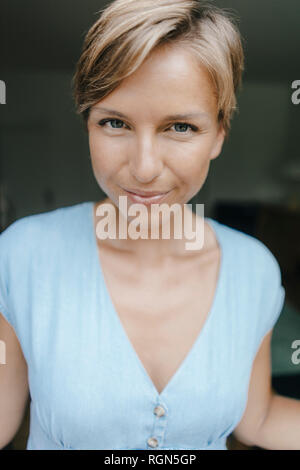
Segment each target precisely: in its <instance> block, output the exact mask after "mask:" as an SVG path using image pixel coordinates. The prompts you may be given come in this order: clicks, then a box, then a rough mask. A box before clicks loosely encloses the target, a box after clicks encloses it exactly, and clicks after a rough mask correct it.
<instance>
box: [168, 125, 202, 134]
mask: <svg viewBox="0 0 300 470" xmlns="http://www.w3.org/2000/svg"><path fill="white" fill-rule="evenodd" d="M173 126H174V127H176V126H177V130H176V132H178V133H179V134H185V133H186V131H187V130H188V128H190V130H191V131H193V132H196V130H197V128H196V127H195V126H192V125H191V124H187V123H186V122H176V123H175V124H173ZM173 126H172V127H173Z"/></svg>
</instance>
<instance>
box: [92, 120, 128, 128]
mask: <svg viewBox="0 0 300 470" xmlns="http://www.w3.org/2000/svg"><path fill="white" fill-rule="evenodd" d="M107 122H110V123H119V124H120V123H121V126H118V125H117V126H116V127H115V126H113V125H112V126H110V127H111V128H112V129H122V125H123V124H124V122H123V121H121V120H120V119H102V121H100V122H99V123H98V124H99V126H101V127H104V126H105V124H106V123H107Z"/></svg>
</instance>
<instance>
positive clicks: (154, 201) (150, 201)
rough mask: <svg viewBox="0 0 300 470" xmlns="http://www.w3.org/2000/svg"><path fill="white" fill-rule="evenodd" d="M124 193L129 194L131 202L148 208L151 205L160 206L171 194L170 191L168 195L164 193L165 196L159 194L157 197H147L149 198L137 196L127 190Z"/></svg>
mask: <svg viewBox="0 0 300 470" xmlns="http://www.w3.org/2000/svg"><path fill="white" fill-rule="evenodd" d="M124 191H125V192H126V194H128V197H129V199H130V201H131V202H134V203H138V204H144V205H146V206H148V205H150V204H159V203H160V202H161V201H163V200H164V199H165V198H166V197H167V195H168V194H169V193H170V191H168V192H167V193H164V194H158V195H157V196H149V197H147V196H139V195H137V194H134V193H130V192H129V191H126V189H124Z"/></svg>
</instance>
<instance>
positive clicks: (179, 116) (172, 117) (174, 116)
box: [93, 106, 209, 121]
mask: <svg viewBox="0 0 300 470" xmlns="http://www.w3.org/2000/svg"><path fill="white" fill-rule="evenodd" d="M93 109H95V110H97V111H100V112H101V111H103V112H105V113H111V114H115V115H116V116H119V117H121V118H125V119H129V118H128V116H126V115H125V114H123V113H120V112H119V111H116V110H115V109H109V108H103V107H100V106H94V108H93ZM193 117H206V118H209V115H208V114H207V113H205V112H191V113H185V114H181V113H179V114H178V113H177V114H169V115H168V116H165V117H164V119H166V120H168V119H169V120H171V121H173V120H175V119H190V118H193Z"/></svg>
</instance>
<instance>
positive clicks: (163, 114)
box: [0, 0, 300, 450]
mask: <svg viewBox="0 0 300 470" xmlns="http://www.w3.org/2000/svg"><path fill="white" fill-rule="evenodd" d="M242 71H243V51H242V46H241V40H240V36H239V33H238V30H237V29H236V27H235V25H234V23H233V20H232V19H231V18H230V17H229V16H228V15H227V14H226V13H225V12H224V11H222V10H219V9H218V8H216V7H214V6H210V5H202V4H201V3H200V2H198V1H189V0H178V1H174V0H160V1H153V0H116V1H114V2H112V3H111V4H110V5H109V6H108V7H107V8H106V9H104V10H103V11H102V14H101V16H100V18H99V19H98V20H97V21H96V23H95V24H94V25H93V26H92V28H91V29H90V31H89V32H88V34H87V36H86V38H85V43H84V48H83V51H82V55H81V57H80V60H79V62H78V64H77V70H76V74H75V76H74V94H75V100H76V104H77V107H78V112H79V113H80V114H82V115H83V117H84V122H85V124H86V130H87V132H88V136H89V147H90V155H91V162H92V167H93V172H94V175H95V178H96V180H97V182H98V184H99V186H100V187H101V188H102V189H103V191H104V192H105V193H106V195H107V198H106V199H105V200H104V201H99V202H97V203H94V202H85V203H82V204H77V205H74V206H70V207H63V208H60V209H57V210H54V211H50V212H47V213H43V214H37V215H32V216H28V217H24V218H22V219H19V220H18V221H16V222H14V223H13V224H12V225H11V226H10V227H8V229H6V230H5V231H4V233H2V235H1V237H0V250H1V251H0V252H1V266H0V269H1V284H0V311H1V312H2V315H3V318H2V320H1V327H2V330H1V332H2V333H1V335H2V338H3V339H4V340H5V341H6V344H7V357H8V361H7V365H6V366H5V367H2V368H1V374H2V375H3V379H4V380H3V381H2V382H1V389H0V393H1V397H3V399H2V400H1V405H0V406H1V416H4V423H5V426H4V427H3V428H2V429H1V434H0V443H2V444H4V445H5V443H7V442H9V440H10V439H11V438H12V436H13V435H14V433H15V432H16V430H17V428H18V425H19V423H20V420H21V417H22V413H23V410H24V403H25V400H26V399H27V397H28V388H29V390H30V396H31V421H30V436H29V440H28V443H27V448H28V449H130V450H133V449H148V450H151V449H156V450H161V449H226V448H227V447H226V438H227V437H228V436H229V434H231V433H232V432H234V434H235V435H236V436H237V438H238V439H239V440H240V441H242V442H244V443H245V444H248V445H257V446H260V447H264V448H267V449H268V448H269V449H271V448H272V449H277V448H286V449H287V448H289V449H300V444H299V442H300V428H299V422H300V403H299V401H297V400H293V399H288V398H285V397H281V396H278V395H276V394H274V393H273V391H272V389H271V371H270V340H271V334H272V328H273V326H274V324H275V323H276V321H277V318H278V316H279V315H280V312H281V309H282V305H283V301H284V289H283V287H282V285H281V276H280V269H279V265H278V263H277V261H276V259H275V258H274V256H273V254H272V253H271V252H270V251H269V250H268V249H267V247H266V246H264V245H263V244H262V243H261V242H259V241H258V240H256V239H255V238H253V237H250V236H248V235H246V234H244V233H242V232H239V231H237V230H234V229H232V228H229V227H227V226H225V225H223V224H220V223H218V222H217V221H215V220H213V219H207V218H203V217H202V216H201V215H199V214H198V213H197V214H194V213H193V214H191V211H190V212H189V214H190V216H191V215H192V217H193V222H194V225H196V227H197V226H201V223H202V227H203V231H204V238H203V246H201V249H197V250H187V249H186V242H187V241H188V240H189V237H188V236H187V235H186V232H184V234H183V236H181V237H180V238H178V237H176V236H175V231H176V230H177V229H178V228H180V227H179V225H180V223H181V224H185V223H186V222H187V220H188V215H187V214H188V213H184V216H183V219H182V221H181V222H178V220H179V219H177V218H176V217H175V215H172V214H171V215H170V217H169V218H167V220H166V221H165V222H164V221H163V220H162V221H161V220H159V221H157V220H154V216H153V213H152V208H153V207H154V203H157V204H159V206H158V207H159V208H161V209H162V210H163V211H164V212H165V213H166V212H167V209H168V208H169V207H173V206H174V207H175V208H177V211H178V212H180V211H181V209H183V208H184V206H185V205H186V204H187V203H188V201H189V200H190V199H191V198H192V197H193V196H194V195H195V194H197V193H198V191H199V190H200V189H201V187H202V186H203V184H204V182H205V179H206V177H207V173H208V169H209V165H210V161H211V160H213V159H215V158H217V157H218V155H219V154H220V152H221V149H222V145H223V142H224V139H225V137H226V136H227V135H228V132H229V129H230V119H231V117H232V113H233V111H234V109H235V107H236V98H235V92H236V90H237V87H238V86H239V84H240V83H241V74H242ZM154 193H155V195H154ZM121 196H123V197H125V199H126V201H127V204H128V206H127V207H128V212H127V213H125V212H124V211H123V210H121V201H123V199H121ZM135 203H139V204H140V206H142V208H143V209H144V210H143V211H142V212H143V213H142V215H141V218H140V219H139V220H140V228H141V232H142V233H143V235H144V237H143V238H137V237H135V236H133V237H130V236H128V233H129V232H130V227H131V228H132V223H133V222H134V219H133V214H134V212H133V211H131V212H130V208H131V209H133V208H134V206H133V204H135ZM162 203H164V204H165V205H164V206H163V204H162ZM107 207H110V209H109V210H107V212H106V213H105V214H104V211H103V208H105V209H107ZM169 214H170V213H169ZM103 215H105V219H104V222H105V224H106V226H108V227H109V229H110V230H111V232H110V234H113V235H115V234H116V235H115V236H109V237H106V236H105V231H106V230H105V228H104V225H103V224H102V222H103ZM149 224H150V226H151V227H149ZM197 224H199V225H197ZM166 225H169V228H170V229H171V230H170V236H169V237H168V238H163V237H162V234H161V233H160V232H159V233H160V235H159V237H157V238H153V237H151V236H149V235H151V233H152V232H151V230H150V229H152V228H153V227H154V228H155V229H159V231H161V230H162V229H163V228H164V227H165V226H166ZM124 227H125V233H126V236H124V237H123V236H120V229H122V230H124ZM114 231H115V233H114ZM122 233H123V232H122ZM130 233H132V231H131V232H130ZM24 244H25V246H26V250H24ZM18 340H19V343H20V347H19V346H18ZM27 369H28V370H27ZM16 371H18V374H16ZM27 375H28V383H27ZM25 384H26V386H25ZM24 390H25V391H24ZM11 410H14V411H13V413H12V412H11Z"/></svg>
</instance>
